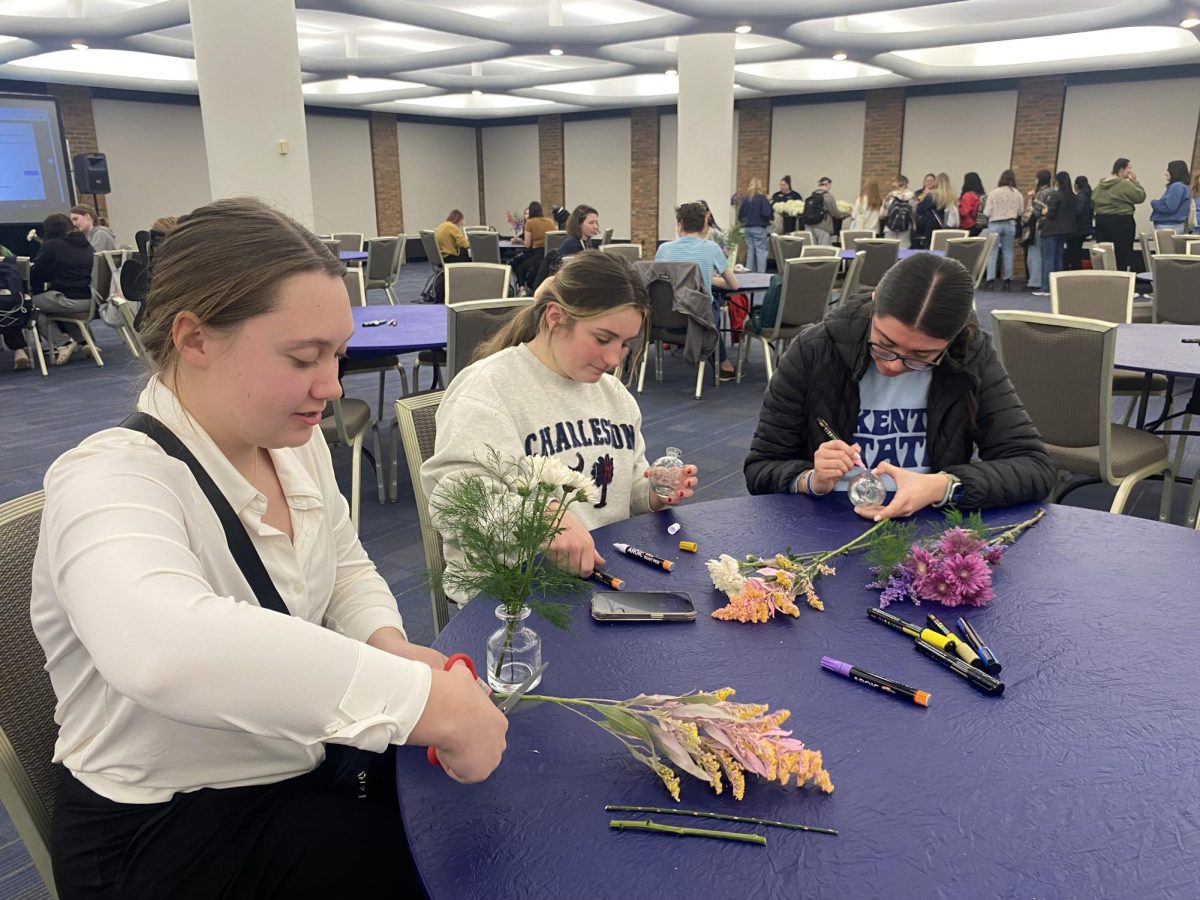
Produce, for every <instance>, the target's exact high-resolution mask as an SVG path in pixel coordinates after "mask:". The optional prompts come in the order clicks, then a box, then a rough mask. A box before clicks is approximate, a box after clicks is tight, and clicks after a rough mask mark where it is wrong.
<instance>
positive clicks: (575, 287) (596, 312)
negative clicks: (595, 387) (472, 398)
mask: <svg viewBox="0 0 1200 900" xmlns="http://www.w3.org/2000/svg"><path fill="white" fill-rule="evenodd" d="M551 303H557V304H558V305H559V306H560V307H561V308H562V311H563V312H564V313H566V315H567V320H568V326H567V327H568V328H574V327H575V324H576V323H577V322H580V321H583V320H585V319H594V318H596V317H597V316H604V315H608V314H609V313H613V312H617V311H619V310H622V309H635V310H637V311H638V312H639V313H641V315H642V341H641V346H640V347H638V348H635V349H634V351H633V353H632V356H633V360H632V363H633V364H632V365H631V367H630V372H633V371H634V370H636V368H637V363H638V360H639V359H640V356H641V353H642V352H644V351H645V347H646V337H647V334H648V326H649V324H650V298H649V295H648V294H647V292H646V286H645V285H644V284H643V283H642V276H641V275H639V274H638V271H637V269H636V268H634V265H633V263H632V262H630V261H629V260H628V259H626V258H625V257H623V256H618V255H617V254H616V253H602V252H601V251H599V250H584V251H583V252H581V253H576V254H574V255H572V256H569V257H567V260H566V262H564V263H563V266H562V268H561V269H559V270H558V273H557V274H556V275H555V276H554V281H553V283H552V284H551V285H550V287H549V288H547V289H545V290H543V292H542V296H541V297H540V298H538V300H537V301H536V302H535V303H533V304H532V305H531V306H527V307H525V308H524V309H522V310H521V311H520V312H518V313H517V314H516V315H515V316H513V317H512V318H511V319H510V320H509V322H508V324H507V325H505V326H504V327H503V328H502V329H500V331H498V332H496V334H494V335H492V337H491V338H489V339H488V340H486V341H484V342H483V343H482V344H481V345H480V346H479V348H478V349H477V350H476V351H475V356H474V358H473V359H472V362H474V361H476V360H480V359H484V358H485V357H488V356H491V355H492V354H493V353H499V352H500V351H501V350H506V349H508V348H509V347H516V346H517V345H518V344H527V343H529V342H530V341H532V340H533V339H534V338H536V337H537V336H538V334H540V333H541V331H542V329H544V328H545V327H546V308H547V307H548V306H549V305H550V304H551Z"/></svg>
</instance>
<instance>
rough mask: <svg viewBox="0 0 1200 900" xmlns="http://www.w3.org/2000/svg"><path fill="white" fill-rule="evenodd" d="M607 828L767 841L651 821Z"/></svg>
mask: <svg viewBox="0 0 1200 900" xmlns="http://www.w3.org/2000/svg"><path fill="white" fill-rule="evenodd" d="M608 827H609V828H615V829H617V830H618V831H625V830H627V829H632V830H633V831H660V832H663V833H665V834H677V835H679V836H680V837H707V838H719V839H720V840H723V841H743V842H745V843H747V844H759V845H760V846H763V847H765V846H767V839H766V838H765V837H763V836H762V835H761V834H742V833H741V832H737V831H713V830H712V829H709V828H681V827H679V826H678V825H660V824H658V823H657V822H655V821H654V820H652V819H647V820H646V821H642V820H641V819H611V820H610V821H609V823H608Z"/></svg>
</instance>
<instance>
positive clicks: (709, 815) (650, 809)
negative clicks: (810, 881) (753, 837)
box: [604, 803, 838, 836]
mask: <svg viewBox="0 0 1200 900" xmlns="http://www.w3.org/2000/svg"><path fill="white" fill-rule="evenodd" d="M604 811H605V812H638V813H659V814H660V815H665V816H694V817H696V818H699V819H721V820H723V821H726V822H745V823H746V824H748V825H767V826H770V827H771V828H790V829H792V830H793V831H811V832H814V833H815V834H831V835H834V836H836V835H837V833H838V832H837V829H836V828H822V827H821V826H819V825H797V824H796V823H794V822H777V821H775V820H774V819H759V818H755V817H754V816H733V815H729V814H728V813H713V812H700V811H699V810H694V809H667V808H666V807H662V806H624V805H622V804H619V803H610V804H608V805H606V806H605V807H604Z"/></svg>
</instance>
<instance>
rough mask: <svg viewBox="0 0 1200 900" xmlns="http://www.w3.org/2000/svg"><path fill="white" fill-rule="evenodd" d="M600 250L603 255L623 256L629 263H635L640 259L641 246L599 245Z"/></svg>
mask: <svg viewBox="0 0 1200 900" xmlns="http://www.w3.org/2000/svg"><path fill="white" fill-rule="evenodd" d="M600 249H601V251H603V252H604V253H612V254H614V255H616V256H623V257H625V258H626V259H627V260H629V261H630V262H637V261H638V260H640V259H641V258H642V245H641V244H601V245H600Z"/></svg>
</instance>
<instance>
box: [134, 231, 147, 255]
mask: <svg viewBox="0 0 1200 900" xmlns="http://www.w3.org/2000/svg"><path fill="white" fill-rule="evenodd" d="M133 242H134V244H136V245H137V248H138V253H140V254H142V256H149V255H150V232H149V231H135V232H134V233H133Z"/></svg>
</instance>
